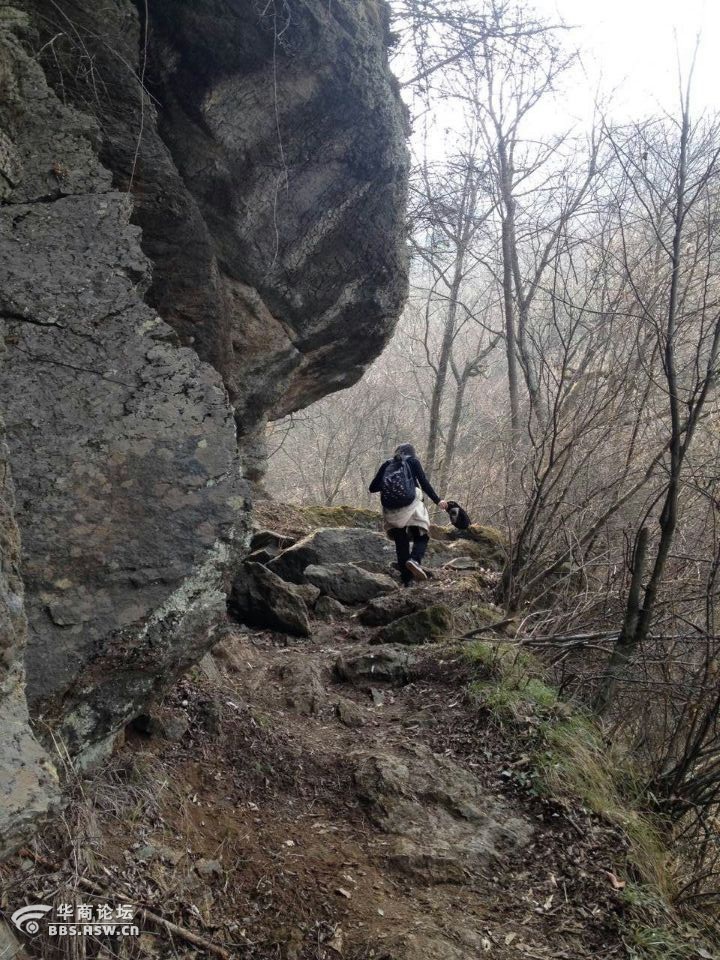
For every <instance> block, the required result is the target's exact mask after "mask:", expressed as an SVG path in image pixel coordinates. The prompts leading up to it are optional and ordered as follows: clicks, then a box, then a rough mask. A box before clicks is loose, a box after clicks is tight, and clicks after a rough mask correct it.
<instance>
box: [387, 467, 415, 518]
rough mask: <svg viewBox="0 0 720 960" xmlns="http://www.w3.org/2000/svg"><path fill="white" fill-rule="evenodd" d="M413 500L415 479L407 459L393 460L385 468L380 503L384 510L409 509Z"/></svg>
mask: <svg viewBox="0 0 720 960" xmlns="http://www.w3.org/2000/svg"><path fill="white" fill-rule="evenodd" d="M414 499H415V477H414V476H413V472H412V470H411V469H410V464H409V463H408V458H407V457H400V459H399V460H398V459H397V458H393V459H392V460H391V461H390V463H389V464H388V465H387V466H386V467H385V472H384V473H383V478H382V488H381V490H380V503H382V505H383V506H384V507H385V509H386V510H397V509H399V508H400V507H409V506H410V504H411V503H412V502H413V500H414Z"/></svg>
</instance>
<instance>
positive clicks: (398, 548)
mask: <svg viewBox="0 0 720 960" xmlns="http://www.w3.org/2000/svg"><path fill="white" fill-rule="evenodd" d="M388 536H389V537H391V538H392V539H393V540H394V541H395V552H396V553H397V562H398V567H399V568H400V579H401V580H402V582H403V583H409V582H410V581H411V580H412V579H413V576H412V574H411V573H410V571H409V570H408V569H407V567H406V566H405V564H406V563H407V562H408V560H415V561H416V562H417V563H422V558H423V557H424V556H425V551H426V550H427V545H428V535H427V533H426V532H425V531H424V530H423V528H422V527H397V528H396V529H394V530H390V531H389V532H388ZM411 540H412V544H413V545H412V550H411V549H410V541H411Z"/></svg>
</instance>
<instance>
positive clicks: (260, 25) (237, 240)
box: [32, 0, 408, 477]
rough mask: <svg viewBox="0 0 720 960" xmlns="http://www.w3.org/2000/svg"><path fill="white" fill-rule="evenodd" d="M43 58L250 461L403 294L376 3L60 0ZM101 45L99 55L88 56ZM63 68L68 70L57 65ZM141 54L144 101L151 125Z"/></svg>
mask: <svg viewBox="0 0 720 960" xmlns="http://www.w3.org/2000/svg"><path fill="white" fill-rule="evenodd" d="M32 4H33V6H34V7H35V8H36V9H37V10H38V12H39V13H40V14H41V17H39V18H38V23H39V24H40V25H41V26H42V30H43V35H42V40H43V42H44V43H45V44H46V47H45V50H44V52H43V55H42V61H41V62H42V63H43V64H44V65H45V68H46V69H47V70H48V72H49V75H50V76H51V77H52V78H53V82H54V83H55V86H56V89H62V92H63V95H65V96H67V97H68V98H70V99H71V100H72V102H73V103H75V104H76V105H80V106H81V107H82V109H83V111H88V112H91V113H92V114H93V115H95V116H96V117H97V119H98V121H99V124H100V130H101V135H102V142H101V156H102V159H103V162H104V163H105V165H106V166H107V167H109V168H110V169H111V170H112V171H113V174H114V177H115V182H116V183H117V184H118V185H119V186H120V187H121V188H122V189H127V188H129V189H131V191H132V193H133V196H134V199H135V210H134V214H133V219H134V222H136V223H138V224H139V225H140V226H141V227H142V231H143V232H142V241H141V242H142V246H143V250H144V251H145V253H146V254H147V255H148V256H149V258H150V259H151V261H152V263H153V279H152V284H151V286H150V289H149V292H148V300H149V302H150V303H151V304H152V305H153V306H155V307H156V308H157V309H158V311H159V313H160V315H161V316H162V317H163V318H164V319H165V320H166V321H167V322H168V323H170V324H171V325H172V326H173V327H174V328H175V329H176V330H177V331H178V333H179V334H180V337H181V340H182V342H183V343H184V344H191V345H192V346H193V348H194V349H195V350H196V351H197V352H198V354H199V355H200V357H201V358H202V359H205V360H208V361H209V362H211V363H212V364H213V365H214V366H215V367H216V368H217V369H218V370H220V371H221V372H222V374H223V377H224V379H225V383H226V385H227V387H228V389H229V392H230V396H231V399H232V401H233V403H234V404H235V408H236V417H237V422H238V429H239V433H240V436H241V439H242V440H243V443H242V449H243V454H244V463H245V469H246V471H247V472H248V474H249V475H251V476H253V477H255V476H259V475H260V474H261V473H262V469H263V464H262V437H263V433H264V424H265V420H266V419H267V417H268V416H269V417H271V418H275V417H279V416H283V415H284V414H287V413H289V412H291V411H293V410H297V409H299V408H300V407H303V406H306V405H307V404H308V403H311V402H312V401H314V400H317V399H319V398H320V397H322V396H324V395H325V394H327V393H330V392H332V391H333V390H337V389H340V388H342V387H346V386H349V385H350V384H352V383H354V382H355V381H356V380H357V379H358V378H359V377H360V376H361V375H362V373H363V371H364V370H365V368H366V367H367V365H368V364H369V363H370V362H371V361H372V360H373V359H374V358H375V357H376V356H377V355H378V354H379V353H380V351H381V350H382V348H383V346H384V345H385V343H386V342H387V340H388V339H389V336H390V334H391V333H392V330H393V327H394V325H395V322H396V320H397V317H398V314H399V312H400V309H401V307H402V304H403V302H404V299H405V295H406V280H407V267H406V262H405V261H406V254H405V226H404V216H405V190H406V179H407V164H408V160H407V150H406V145H405V133H406V130H405V118H404V112H403V108H402V105H401V102H400V98H399V95H398V90H397V85H396V83H395V81H394V79H393V78H392V76H391V74H390V72H389V70H388V67H387V54H386V43H387V40H388V28H387V24H386V18H387V7H386V5H385V3H384V2H382V0H367V2H359V0H332V2H331V3H328V0H283V2H273V3H268V4H266V3H258V2H256V0H193V2H192V3H178V2H177V0H153V2H152V3H149V4H147V5H144V4H142V3H137V7H138V9H139V10H140V13H141V17H142V16H144V11H145V9H146V8H147V10H148V11H149V18H150V19H149V24H148V31H147V48H146V49H147V58H145V57H144V56H141V57H140V62H139V58H138V50H139V47H141V46H142V47H143V51H144V50H145V45H144V43H141V40H144V36H145V35H144V31H143V30H142V24H140V29H138V23H137V19H136V16H135V14H136V11H135V8H134V6H133V5H132V4H131V3H130V2H129V0H124V2H123V0H120V2H116V3H113V4H97V3H92V2H90V0H74V2H73V3H72V4H71V7H72V9H71V10H70V9H69V10H68V14H69V16H70V19H71V21H72V30H70V29H69V27H68V23H67V21H66V20H64V19H63V17H62V16H61V15H60V13H59V12H58V9H57V8H58V4H56V3H55V2H54V0H32ZM88 61H90V62H91V63H88ZM58 65H59V66H60V67H61V68H62V69H61V73H62V75H61V74H59V73H58ZM128 65H130V67H135V65H138V67H137V69H138V71H139V72H140V73H141V74H142V75H143V76H144V79H145V84H146V87H147V89H148V91H149V92H151V94H152V99H151V98H150V97H145V99H144V114H143V118H142V136H140V132H141V130H140V114H139V103H140V88H139V85H138V82H137V77H136V74H135V72H133V70H132V69H128Z"/></svg>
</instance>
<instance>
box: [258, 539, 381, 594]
mask: <svg viewBox="0 0 720 960" xmlns="http://www.w3.org/2000/svg"><path fill="white" fill-rule="evenodd" d="M394 560H395V547H394V545H393V543H392V541H391V540H389V539H388V538H387V537H386V536H384V535H383V534H382V533H375V532H374V531H372V530H360V529H357V528H355V527H334V528H327V529H322V530H316V531H315V532H314V533H311V534H310V535H309V536H307V537H304V538H303V539H302V540H298V542H297V543H296V544H295V545H294V546H292V547H290V549H289V550H285V551H283V553H281V554H280V556H279V557H276V558H275V559H274V560H271V561H270V563H269V564H268V567H269V569H270V570H272V571H273V573H276V574H277V575H278V576H279V577H282V578H283V580H289V581H291V582H292V583H302V581H303V579H304V576H303V575H304V572H305V568H306V567H307V566H309V565H310V564H313V565H318V564H320V565H322V566H327V565H328V564H331V563H354V564H357V565H358V566H361V567H363V568H364V569H366V570H372V571H373V572H375V573H386V572H387V571H388V570H389V569H390V565H391V564H392V562H393V561H394Z"/></svg>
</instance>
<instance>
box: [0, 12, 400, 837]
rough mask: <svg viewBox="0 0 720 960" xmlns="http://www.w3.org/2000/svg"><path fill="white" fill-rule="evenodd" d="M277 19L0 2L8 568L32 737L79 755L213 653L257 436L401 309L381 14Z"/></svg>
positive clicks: (35, 790) (30, 757)
mask: <svg viewBox="0 0 720 960" xmlns="http://www.w3.org/2000/svg"><path fill="white" fill-rule="evenodd" d="M281 8H282V11H283V14H284V15H285V14H286V15H287V22H286V23H285V22H282V23H280V22H278V19H277V17H272V16H268V15H267V12H268V11H269V10H271V8H270V7H269V6H268V7H267V8H265V7H264V5H258V4H256V3H254V2H253V0H198V2H194V3H192V4H177V3H175V2H171V0H157V2H154V3H152V4H149V5H145V4H142V3H133V2H132V0H116V2H114V3H112V4H103V5H98V4H95V3H91V2H90V0H70V2H68V3H57V2H54V0H17V2H13V3H12V4H10V5H8V4H5V5H2V6H0V278H1V279H0V337H1V340H0V352H1V356H0V384H1V386H2V396H3V405H2V414H3V416H4V418H5V422H6V425H7V446H8V450H9V462H10V468H11V472H12V476H13V478H14V483H15V488H16V491H17V498H16V508H15V511H14V515H15V520H16V522H17V526H18V528H19V531H20V535H21V539H22V558H21V560H19V561H17V560H13V564H14V566H13V570H14V571H15V573H14V574H13V575H14V576H18V570H19V575H20V576H22V578H23V580H24V583H25V601H24V603H25V611H26V615H27V627H28V629H27V649H26V654H25V664H26V677H27V704H28V705H29V708H30V716H31V718H32V719H33V720H34V721H35V726H36V731H37V734H38V736H42V737H43V738H44V741H46V742H47V743H50V742H52V741H54V742H56V743H60V742H62V743H63V744H64V746H65V747H66V748H67V749H68V751H69V752H70V753H71V754H73V755H75V756H77V757H79V758H80V759H81V761H82V762H91V761H92V760H93V759H94V758H95V757H98V756H100V755H102V753H103V752H104V751H106V750H107V748H108V745H109V744H110V743H111V741H112V739H113V738H114V736H115V734H116V733H117V732H118V731H119V730H120V729H122V727H123V726H124V725H125V723H126V722H127V721H129V720H131V719H133V718H134V717H136V716H137V715H138V714H139V713H141V712H143V711H144V709H145V708H146V706H147V705H148V703H149V702H151V701H152V700H153V699H154V698H155V697H156V696H157V694H158V693H159V692H160V691H161V689H162V687H163V686H164V685H166V684H167V683H168V682H169V681H171V680H172V679H173V677H175V676H177V675H178V674H179V673H181V672H182V671H183V670H185V669H186V668H187V667H188V666H189V665H190V664H192V663H194V662H196V661H197V660H199V659H200V657H201V656H202V655H203V653H204V651H205V650H207V649H208V647H209V646H210V645H211V644H212V643H213V640H214V638H215V637H216V636H217V633H216V631H217V629H218V625H219V624H221V623H222V622H224V619H225V616H226V595H227V588H228V585H229V582H230V580H231V579H232V575H233V574H234V573H236V572H237V566H238V557H239V555H241V554H242V553H243V551H244V550H245V539H246V537H245V533H246V531H247V528H248V516H249V509H250V507H249V500H248V497H249V493H250V489H251V483H252V481H255V480H258V479H259V478H261V476H262V471H263V461H264V448H263V434H264V427H265V423H266V421H267V419H268V418H274V417H279V416H282V415H284V414H286V413H287V412H289V411H292V410H296V409H299V408H300V407H302V406H304V405H306V404H308V403H310V402H312V401H313V400H315V399H317V398H319V397H321V396H323V395H324V394H326V393H328V392H330V391H332V390H335V389H339V388H341V387H344V386H348V385H349V384H351V383H353V382H354V381H355V380H357V379H358V378H359V377H360V375H361V374H362V372H363V371H364V369H365V367H366V366H367V365H368V364H369V363H370V362H371V361H372V360H373V359H374V358H375V356H377V354H378V353H379V352H380V350H381V349H382V347H383V346H384V345H385V343H386V342H387V340H388V338H389V336H390V334H391V333H392V329H393V327H394V324H395V322H396V319H397V316H398V314H399V311H400V309H401V306H402V303H403V300H404V297H405V292H406V283H407V266H406V262H405V238H404V203H405V189H406V173H407V152H406V149H405V142H404V137H405V132H406V131H405V120H404V116H403V112H402V107H401V105H400V100H399V96H398V92H397V88H396V85H395V82H394V80H393V79H392V77H391V75H390V72H389V70H388V67H387V55H386V44H387V42H388V36H389V34H388V27H387V10H386V6H385V4H384V3H383V2H381V0H361V2H357V0H333V3H332V4H328V3H326V0H302V2H300V0H287V3H285V2H284V3H283V4H282V5H281ZM146 9H149V11H150V21H149V22H148V23H145V22H144V19H143V18H144V16H145V10H146ZM263 9H265V15H264V14H263ZM278 9H280V6H279V7H278ZM13 629H15V628H13ZM8 630H9V628H8ZM7 635H8V636H10V632H8V633H7ZM24 636H25V632H24V628H23V630H21V631H19V632H18V631H16V632H15V633H14V634H13V640H12V643H11V644H10V645H9V646H8V644H6V647H7V649H10V648H12V650H13V659H12V664H10V663H9V661H8V663H7V664H6V670H7V671H9V672H6V674H5V675H3V676H2V677H1V678H0V680H1V683H0V716H2V717H3V718H5V717H6V716H7V717H8V718H10V719H9V720H8V723H10V724H11V725H12V729H13V730H14V731H17V736H15V734H13V737H12V738H11V740H12V742H10V741H8V743H7V744H6V743H3V744H0V771H1V772H2V775H3V784H5V783H11V784H12V783H13V780H12V777H13V776H14V774H13V772H12V771H13V770H16V769H18V764H20V765H21V766H22V765H23V764H24V768H23V769H24V771H25V772H24V773H23V776H24V777H26V779H25V780H24V781H23V783H24V786H23V789H25V788H27V791H28V792H27V794H26V795H24V796H25V799H26V802H25V801H23V802H24V804H25V810H26V819H27V823H28V824H29V823H30V822H31V821H32V820H33V819H34V818H35V817H36V816H42V815H43V812H44V811H46V810H47V809H48V808H49V807H51V806H52V803H53V795H54V789H55V788H54V787H53V782H52V780H53V774H52V771H51V768H50V767H49V766H47V764H46V758H45V756H44V754H43V752H42V749H41V747H40V746H39V745H38V744H37V742H36V741H35V740H34V739H33V736H32V734H31V732H30V728H29V727H28V725H27V706H26V700H25V681H24V679H23V673H22V667H21V662H20V661H21V659H22V657H21V648H22V645H23V641H24ZM14 790H15V788H14V787H13V788H12V791H14ZM21 795H22V794H20V793H17V792H15V793H14V796H15V797H16V798H17V797H19V796H21ZM13 804H15V806H17V804H16V801H15V800H14V799H13V798H12V797H10V793H8V792H7V791H6V793H4V794H0V826H2V824H3V823H4V821H3V820H2V818H3V817H6V816H8V817H12V816H14V815H15V814H14V813H13V810H14V807H13ZM21 832H22V831H21ZM0 833H4V831H3V830H2V829H0Z"/></svg>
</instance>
